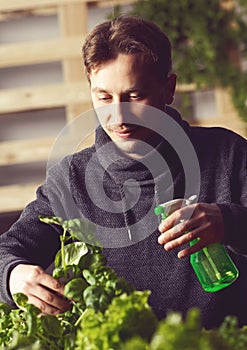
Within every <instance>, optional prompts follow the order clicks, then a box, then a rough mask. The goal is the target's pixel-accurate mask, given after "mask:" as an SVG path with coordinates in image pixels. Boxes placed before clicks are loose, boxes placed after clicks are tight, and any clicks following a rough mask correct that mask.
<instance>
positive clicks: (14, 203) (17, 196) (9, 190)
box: [0, 183, 39, 213]
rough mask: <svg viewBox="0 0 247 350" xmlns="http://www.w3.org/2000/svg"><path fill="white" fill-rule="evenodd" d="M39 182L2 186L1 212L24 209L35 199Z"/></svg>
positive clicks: (0, 193) (0, 188) (0, 192)
mask: <svg viewBox="0 0 247 350" xmlns="http://www.w3.org/2000/svg"><path fill="white" fill-rule="evenodd" d="M38 186H39V184H37V183H35V184H28V185H11V186H2V187H0V212H1V213H8V212H13V211H18V210H22V209H23V208H24V207H25V206H26V205H27V204H28V203H29V202H31V201H32V200H34V199H35V192H36V189H37V187H38Z"/></svg>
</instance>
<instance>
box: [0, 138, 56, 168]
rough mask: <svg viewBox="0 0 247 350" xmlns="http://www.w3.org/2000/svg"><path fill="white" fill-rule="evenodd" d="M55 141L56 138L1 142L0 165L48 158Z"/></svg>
mask: <svg viewBox="0 0 247 350" xmlns="http://www.w3.org/2000/svg"><path fill="white" fill-rule="evenodd" d="M53 143H54V138H43V139H34V140H33V139H31V140H15V141H5V142H1V143H0V166H3V165H12V164H19V163H28V162H38V161H44V160H47V158H48V156H49V153H50V150H51V147H52V145H53ZM20 150H21V151H20Z"/></svg>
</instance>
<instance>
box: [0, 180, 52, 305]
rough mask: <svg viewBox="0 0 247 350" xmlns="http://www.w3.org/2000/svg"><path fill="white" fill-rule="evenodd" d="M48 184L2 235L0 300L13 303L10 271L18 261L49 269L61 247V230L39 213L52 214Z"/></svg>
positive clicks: (38, 191) (0, 247)
mask: <svg viewBox="0 0 247 350" xmlns="http://www.w3.org/2000/svg"><path fill="white" fill-rule="evenodd" d="M45 192H46V186H45V185H43V186H42V187H40V188H39V189H38V190H37V198H36V200H35V201H33V202H31V203H30V204H29V205H28V206H27V207H26V208H25V209H24V211H23V212H22V214H21V216H20V218H19V219H18V221H17V222H16V223H14V224H13V225H12V226H11V228H10V229H9V230H8V231H7V232H5V233H3V234H2V235H1V236H0V269H1V274H0V300H1V301H4V302H6V303H8V304H10V305H11V306H14V303H13V300H12V297H11V295H10V292H9V288H8V279H9V275H10V272H11V270H12V269H13V268H14V267H15V266H16V265H18V264H32V265H39V266H41V267H43V268H44V269H46V268H47V267H48V266H49V265H50V263H51V262H52V261H53V259H54V256H55V254H56V252H57V251H58V249H59V232H58V231H57V230H56V229H55V228H54V227H52V226H50V225H47V224H45V223H42V222H41V221H40V220H39V215H45V216H52V215H53V213H52V211H51V208H50V205H49V200H48V198H47V196H46V194H45Z"/></svg>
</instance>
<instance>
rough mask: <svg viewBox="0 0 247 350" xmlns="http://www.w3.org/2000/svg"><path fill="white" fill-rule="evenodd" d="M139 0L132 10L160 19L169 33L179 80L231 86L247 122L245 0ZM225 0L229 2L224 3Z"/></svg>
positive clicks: (238, 109)
mask: <svg viewBox="0 0 247 350" xmlns="http://www.w3.org/2000/svg"><path fill="white" fill-rule="evenodd" d="M229 4H230V2H229V0H196V1H195V0H175V1H169V0H139V1H137V2H136V3H134V5H133V11H132V14H135V15H138V16H141V17H143V18H145V19H148V20H151V21H153V22H154V23H156V24H157V25H158V26H159V27H160V28H161V29H162V30H163V31H164V32H165V33H166V34H167V35H168V37H169V38H170V40H171V43H172V48H173V70H174V71H175V73H176V74H177V75H178V82H179V83H196V85H197V87H198V88H200V87H202V86H203V87H209V88H212V87H215V86H223V87H226V88H229V89H230V92H231V95H232V99H233V103H234V105H235V107H236V109H237V111H238V113H239V115H240V116H241V117H242V118H243V119H244V120H245V121H246V122H247V67H245V68H244V67H243V64H242V63H243V62H244V61H245V62H247V1H246V0H239V1H238V3H237V5H236V4H235V6H233V7H231V6H228V5H229ZM224 5H225V6H224Z"/></svg>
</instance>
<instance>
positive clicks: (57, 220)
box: [39, 215, 63, 226]
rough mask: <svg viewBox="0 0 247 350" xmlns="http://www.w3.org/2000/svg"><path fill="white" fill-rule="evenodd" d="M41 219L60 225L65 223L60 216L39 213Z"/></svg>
mask: <svg viewBox="0 0 247 350" xmlns="http://www.w3.org/2000/svg"><path fill="white" fill-rule="evenodd" d="M39 219H40V221H42V222H44V223H45V224H50V225H52V224H56V225H60V226H62V223H63V219H62V218H60V217H59V216H48V217H46V216H43V215H39Z"/></svg>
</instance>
